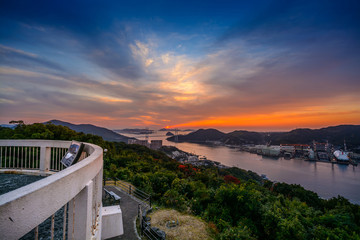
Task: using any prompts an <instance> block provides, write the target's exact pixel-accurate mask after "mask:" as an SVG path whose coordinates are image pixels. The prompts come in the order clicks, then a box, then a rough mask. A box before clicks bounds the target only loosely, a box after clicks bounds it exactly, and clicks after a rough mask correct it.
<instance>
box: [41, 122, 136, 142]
mask: <svg viewBox="0 0 360 240" xmlns="http://www.w3.org/2000/svg"><path fill="white" fill-rule="evenodd" d="M49 122H51V123H52V124H54V125H61V126H65V127H68V128H70V129H72V130H74V131H76V132H83V133H86V134H94V135H98V136H100V137H102V138H103V139H104V140H106V141H113V142H125V143H127V142H128V139H130V138H129V137H126V136H124V135H121V134H119V133H116V132H114V131H112V130H110V129H107V128H104V127H99V126H95V125H92V124H73V123H69V122H64V121H61V120H56V119H53V120H50V121H47V122H45V123H49Z"/></svg>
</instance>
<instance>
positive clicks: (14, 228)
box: [0, 140, 123, 239]
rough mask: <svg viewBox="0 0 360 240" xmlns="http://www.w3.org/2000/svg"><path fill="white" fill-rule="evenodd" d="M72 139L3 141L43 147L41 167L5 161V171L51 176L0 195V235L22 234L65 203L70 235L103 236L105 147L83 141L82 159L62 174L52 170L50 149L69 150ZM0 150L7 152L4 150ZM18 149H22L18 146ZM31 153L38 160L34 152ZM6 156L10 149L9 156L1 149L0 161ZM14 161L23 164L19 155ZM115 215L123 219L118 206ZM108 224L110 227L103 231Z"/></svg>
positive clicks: (3, 142) (4, 144)
mask: <svg viewBox="0 0 360 240" xmlns="http://www.w3.org/2000/svg"><path fill="white" fill-rule="evenodd" d="M70 143H71V142H70V141H46V140H0V147H1V148H3V147H40V158H39V160H40V164H39V168H38V169H31V170H28V169H26V168H24V166H20V167H19V166H18V165H17V168H5V166H4V164H2V165H1V166H0V168H1V169H0V171H1V172H3V173H6V172H18V173H25V174H26V173H29V172H31V174H39V175H49V176H48V177H46V178H43V179H41V180H39V181H37V182H34V183H32V184H29V185H26V186H24V187H21V188H18V189H16V190H14V191H11V192H8V193H6V194H3V195H0V233H1V234H0V235H1V239H18V238H20V237H22V236H23V235H25V234H26V233H28V232H29V231H31V230H32V229H34V228H36V227H37V226H38V225H39V224H41V223H42V222H44V221H45V220H46V219H47V218H49V217H50V216H52V215H53V214H55V212H56V211H58V210H59V209H60V208H62V207H63V206H65V205H66V209H67V211H68V214H67V215H68V219H67V223H68V236H67V237H68V239H102V238H101V229H102V217H104V216H102V213H103V212H104V211H102V202H101V201H102V179H103V150H102V148H100V147H99V146H96V145H94V144H89V143H85V146H84V150H83V152H85V154H84V155H83V157H85V158H84V159H82V160H81V161H79V162H78V163H76V164H74V165H72V166H70V167H68V168H66V169H64V170H61V171H58V172H55V171H54V170H51V169H50V165H51V161H52V160H51V151H52V149H53V148H58V149H59V148H60V149H62V148H68V147H69V146H70ZM14 149H16V148H14ZM5 150H7V149H5ZM1 151H2V152H3V149H1ZM13 151H14V152H16V150H13ZM17 151H18V152H20V150H19V149H18V150H17ZM35 154H36V153H33V155H35ZM14 155H16V154H14ZM3 157H5V159H3ZM18 157H19V156H18ZM31 157H32V159H35V157H34V156H31ZM31 157H30V159H31ZM7 158H9V154H8V153H7V155H6V154H4V153H1V159H0V162H4V161H6V160H7ZM10 159H11V158H10ZM10 161H11V160H10ZM12 161H16V163H17V164H18V162H22V161H18V160H16V159H12ZM25 162H26V161H25ZM9 166H11V162H10V164H9ZM105 212H106V211H105ZM112 214H114V213H113V212H112ZM116 214H117V217H118V218H122V217H121V210H120V208H119V211H117V213H116ZM105 217H106V216H105ZM64 221H66V220H64ZM64 226H65V224H64ZM108 228H110V229H111V228H112V227H107V228H105V229H108ZM114 228H118V229H121V231H119V230H117V231H114V234H116V235H119V234H122V232H123V231H122V226H114ZM116 235H112V236H110V237H113V236H116Z"/></svg>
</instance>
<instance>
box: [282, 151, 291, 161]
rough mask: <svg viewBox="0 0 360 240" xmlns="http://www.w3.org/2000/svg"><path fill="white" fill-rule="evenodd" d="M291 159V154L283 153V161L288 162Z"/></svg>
mask: <svg viewBox="0 0 360 240" xmlns="http://www.w3.org/2000/svg"><path fill="white" fill-rule="evenodd" d="M291 157H292V154H291V153H289V152H284V159H287V160H289V159H291Z"/></svg>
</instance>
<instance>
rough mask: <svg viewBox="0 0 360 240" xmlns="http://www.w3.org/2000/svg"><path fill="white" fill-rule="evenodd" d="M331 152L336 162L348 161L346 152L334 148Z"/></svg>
mask: <svg viewBox="0 0 360 240" xmlns="http://www.w3.org/2000/svg"><path fill="white" fill-rule="evenodd" d="M333 154H334V156H335V158H336V160H337V161H338V162H341V163H349V156H348V154H349V153H348V152H345V151H340V150H336V151H335V152H334V153H333Z"/></svg>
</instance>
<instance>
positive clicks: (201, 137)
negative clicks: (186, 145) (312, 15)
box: [167, 129, 226, 142]
mask: <svg viewBox="0 0 360 240" xmlns="http://www.w3.org/2000/svg"><path fill="white" fill-rule="evenodd" d="M225 136H226V134H225V133H223V132H220V131H219V130H216V129H199V130H197V131H195V132H191V133H189V134H187V135H178V141H179V142H207V141H221V140H222V139H223V138H224V137H225ZM167 140H170V141H175V136H172V137H169V138H168V139H167Z"/></svg>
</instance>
